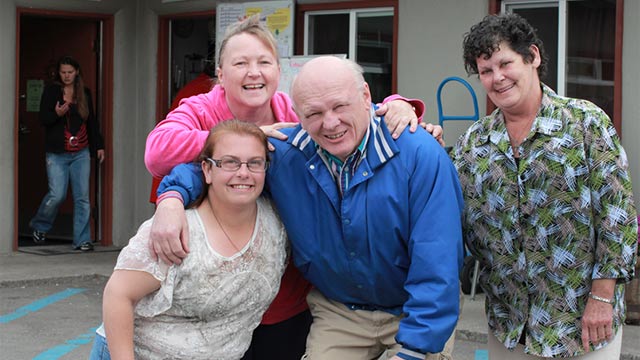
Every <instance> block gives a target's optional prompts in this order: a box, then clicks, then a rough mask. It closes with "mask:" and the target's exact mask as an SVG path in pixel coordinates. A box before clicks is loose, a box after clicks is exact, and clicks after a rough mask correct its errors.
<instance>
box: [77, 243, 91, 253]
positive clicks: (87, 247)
mask: <svg viewBox="0 0 640 360" xmlns="http://www.w3.org/2000/svg"><path fill="white" fill-rule="evenodd" d="M78 249H80V251H92V250H93V244H92V243H90V242H86V243H84V244H82V245H80V247H79V248H78Z"/></svg>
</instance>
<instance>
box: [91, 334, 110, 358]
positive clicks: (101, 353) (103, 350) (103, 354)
mask: <svg viewBox="0 0 640 360" xmlns="http://www.w3.org/2000/svg"><path fill="white" fill-rule="evenodd" d="M89 360H111V353H110V352H109V347H108V346H107V339H105V338H104V336H102V335H100V334H96V339H95V340H94V341H93V347H92V348H91V354H90V355H89Z"/></svg>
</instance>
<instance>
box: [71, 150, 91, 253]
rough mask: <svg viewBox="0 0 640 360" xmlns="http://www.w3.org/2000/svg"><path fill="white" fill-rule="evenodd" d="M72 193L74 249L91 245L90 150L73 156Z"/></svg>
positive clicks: (81, 151)
mask: <svg viewBox="0 0 640 360" xmlns="http://www.w3.org/2000/svg"><path fill="white" fill-rule="evenodd" d="M69 173H70V178H71V191H72V194H73V247H74V248H78V247H80V245H82V244H85V243H91V231H90V229H91V226H90V224H89V220H90V216H91V205H90V204H89V177H90V175H91V157H90V156H89V148H84V149H82V150H80V151H78V152H76V153H74V154H73V155H72V161H71V166H70V170H69Z"/></svg>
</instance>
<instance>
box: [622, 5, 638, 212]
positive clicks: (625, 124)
mask: <svg viewBox="0 0 640 360" xmlns="http://www.w3.org/2000/svg"><path fill="white" fill-rule="evenodd" d="M639 17H640V1H633V0H627V1H625V2H624V37H623V49H622V146H624V149H625V150H626V152H627V156H628V157H629V165H630V166H629V167H630V169H631V180H632V181H633V195H634V197H635V201H636V209H638V211H640V141H638V139H639V138H640V101H638V100H639V99H640V95H639V94H640V71H638V63H640V42H639V41H638V38H640V23H638V18H639Z"/></svg>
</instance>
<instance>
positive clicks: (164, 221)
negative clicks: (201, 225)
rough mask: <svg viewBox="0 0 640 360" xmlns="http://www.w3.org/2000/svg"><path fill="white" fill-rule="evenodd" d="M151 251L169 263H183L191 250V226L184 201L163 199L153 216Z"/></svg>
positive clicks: (152, 254) (150, 235)
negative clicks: (189, 244) (189, 243)
mask: <svg viewBox="0 0 640 360" xmlns="http://www.w3.org/2000/svg"><path fill="white" fill-rule="evenodd" d="M149 238H150V239H149V240H150V241H149V251H150V252H151V256H153V257H154V258H156V259H157V258H160V259H161V260H162V261H164V262H165V263H167V264H172V263H173V264H181V263H182V259H184V258H185V257H186V256H187V253H188V252H189V246H188V242H189V226H188V224H187V218H186V215H185V210H184V205H183V204H182V201H180V200H179V199H176V198H167V199H164V200H162V201H161V202H160V203H159V204H158V206H157V208H156V213H155V215H154V216H153V222H152V224H151V232H150V234H149Z"/></svg>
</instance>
